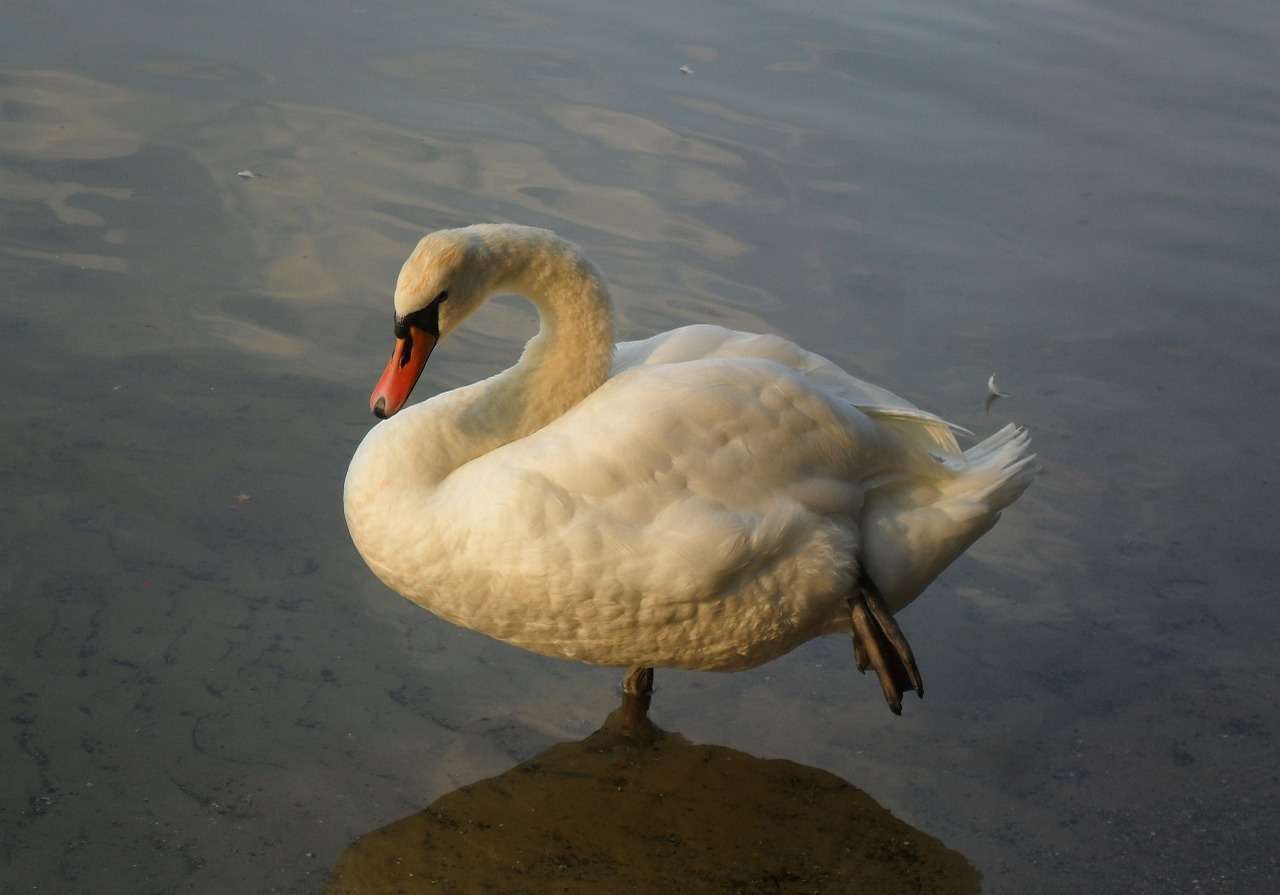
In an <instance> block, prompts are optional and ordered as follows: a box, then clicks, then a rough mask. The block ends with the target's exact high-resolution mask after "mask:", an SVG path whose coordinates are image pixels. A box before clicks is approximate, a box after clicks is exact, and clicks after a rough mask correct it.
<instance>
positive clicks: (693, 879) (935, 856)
mask: <svg viewBox="0 0 1280 895" xmlns="http://www.w3.org/2000/svg"><path fill="white" fill-rule="evenodd" d="M635 716H636V713H635V712H634V711H629V707H628V706H627V705H626V704H625V703H624V705H623V707H622V708H620V709H619V710H618V711H616V712H614V713H613V714H612V715H611V716H610V717H609V719H608V720H607V721H606V722H605V724H604V726H603V727H602V728H601V729H600V730H598V731H596V732H595V733H594V734H592V735H591V736H589V737H587V738H586V739H585V740H582V741H581V742H576V743H559V744H557V745H555V746H552V747H551V748H550V749H548V750H547V751H546V752H543V753H542V754H541V755H539V756H537V757H536V758H533V759H530V760H529V761H526V762H525V763H523V764H520V765H517V766H516V767H514V768H512V769H511V770H509V771H507V772H506V773H505V774H502V775H501V776H498V777H491V778H489V779H487V780H481V781H479V782H477V783H473V784H471V785H470V786H464V787H463V788H462V789H459V790H456V791H454V792H451V793H449V794H448V795H445V796H443V797H441V798H440V799H437V800H436V801H435V802H433V803H432V804H431V805H430V806H429V807H427V808H426V809H424V810H422V811H419V812H418V813H416V814H412V815H410V816H408V817H406V818H403V819H402V820H398V821H396V822H395V823H392V824H388V825H387V826H385V827H382V828H381V829H378V830H374V831H373V832H372V833H368V834H366V835H364V836H362V837H361V838H360V839H358V840H357V841H356V842H355V843H354V844H353V845H352V846H351V847H350V848H349V849H347V851H346V853H345V854H344V855H343V856H342V859H341V860H340V861H339V862H338V865H337V868H336V869H335V870H334V873H333V876H332V878H331V879H330V880H329V885H328V887H327V888H326V889H325V893H326V895H366V893H368V895H372V893H379V895H381V893H386V892H404V893H414V892H441V891H447V892H511V891H520V892H542V891H546V892H551V891H555V892H566V893H574V892H583V893H593V895H594V893H600V892H618V891H627V892H632V891H634V892H739V893H752V892H770V893H787V892H796V893H800V892H804V893H810V892H877V893H889V895H892V893H897V892H903V893H906V892H926V891H927V892H936V893H940V895H946V893H970V892H977V891H979V888H980V881H981V876H980V874H979V873H978V871H976V870H975V869H974V868H973V867H972V866H971V865H970V864H969V862H968V861H966V860H965V859H964V857H963V856H962V855H960V854H959V853H957V852H954V851H952V850H950V849H948V848H946V847H945V846H943V845H942V843H941V842H939V841H938V840H936V839H934V838H933V837H931V836H927V835H925V834H924V833H922V832H920V831H919V830H917V829H915V828H913V827H911V826H909V825H908V824H905V823H903V822H902V821H900V820H898V819H897V818H895V817H894V816H893V815H892V814H890V813H889V812H888V811H886V810H885V809H884V808H882V807H881V806H880V805H879V804H877V803H876V802H875V801H874V800H873V799H872V798H871V797H870V796H868V795H867V794H866V793H864V792H862V791H861V790H859V789H856V788H854V787H853V786H850V785H849V784H848V783H846V782H845V781H843V780H841V779H840V778H838V777H836V776H834V775H832V774H828V773H827V772H825V771H820V770H818V769H816V768H810V767H805V766H804V765H799V764H796V763H794V762H790V761H779V760H766V759H762V758H755V757H753V756H750V755H746V754H745V753H742V752H738V751H736V750H733V749H728V748H725V747H723V746H704V745H697V744H694V743H690V742H689V741H688V740H686V739H685V738H684V737H682V736H680V735H679V734H675V733H667V732H664V731H661V730H658V729H657V728H651V729H650V730H649V731H648V735H647V736H644V737H641V738H634V737H628V736H626V735H624V734H623V733H622V732H621V731H622V728H623V727H624V725H625V724H626V723H628V721H629V720H630V721H633V720H634V718H635Z"/></svg>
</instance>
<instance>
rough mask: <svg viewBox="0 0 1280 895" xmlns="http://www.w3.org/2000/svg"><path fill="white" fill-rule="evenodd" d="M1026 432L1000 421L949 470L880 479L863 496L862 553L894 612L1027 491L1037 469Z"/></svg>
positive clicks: (867, 569) (950, 465)
mask: <svg viewBox="0 0 1280 895" xmlns="http://www.w3.org/2000/svg"><path fill="white" fill-rule="evenodd" d="M1030 447H1031V438H1030V436H1029V435H1028V434H1027V432H1026V430H1025V429H1021V428H1019V427H1017V426H1014V425H1008V426H1005V427H1004V428H1003V429H1001V430H1000V431H998V432H996V433H995V434H994V435H991V436H990V437H988V438H986V439H985V440H983V441H982V442H980V443H978V444H976V445H974V446H973V447H971V448H969V450H967V451H965V452H964V461H965V462H964V464H963V465H962V466H959V467H958V468H957V467H956V466H953V465H952V464H950V463H948V464H945V465H946V467H947V469H948V470H949V472H950V474H948V475H944V476H941V477H937V478H929V479H923V478H910V479H907V480H900V481H896V482H892V483H889V484H886V485H885V486H884V487H881V488H878V489H876V490H874V491H872V492H871V493H870V494H869V495H868V496H867V504H866V508H865V510H864V512H863V545H862V558H863V562H864V565H865V567H866V572H867V574H868V575H870V577H871V579H872V580H873V581H874V582H875V583H876V585H877V587H879V589H880V592H881V594H882V595H883V596H884V598H885V601H886V603H888V604H889V606H890V608H891V609H892V610H893V611H894V612H897V611H898V610H900V609H901V608H902V607H904V606H906V605H907V604H908V603H910V602H911V601H912V600H914V599H915V598H916V597H917V596H919V595H920V593H921V592H922V591H923V590H924V589H925V587H927V586H928V585H929V583H930V582H932V581H933V580H934V579H935V578H936V577H937V576H938V575H939V574H940V573H941V572H942V570H943V569H945V568H946V567H947V566H949V565H950V564H951V563H952V562H953V561H954V560H955V559H956V558H957V557H958V556H960V554H961V553H963V552H964V551H965V550H967V549H968V548H969V546H970V545H971V544H973V542H974V541H976V540H977V539H978V538H980V537H982V535H984V534H986V533H987V532H988V531H990V530H991V527H992V526H993V525H995V524H996V520H998V519H999V518H1000V511H1001V510H1003V509H1004V508H1005V507H1007V506H1009V505H1010V504H1011V503H1013V502H1014V501H1015V500H1017V499H1018V497H1019V496H1020V495H1021V494H1022V492H1023V491H1025V490H1026V488H1027V486H1028V485H1030V484H1031V480H1032V479H1033V478H1035V475H1036V472H1037V471H1038V469H1039V467H1038V466H1036V462H1035V455H1034V454H1031V453H1029V452H1028V451H1029V449H1030Z"/></svg>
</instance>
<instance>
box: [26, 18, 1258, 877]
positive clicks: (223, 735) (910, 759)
mask: <svg viewBox="0 0 1280 895" xmlns="http://www.w3.org/2000/svg"><path fill="white" fill-rule="evenodd" d="M0 22H3V27H2V28H0V51H2V53H0V59H3V60H4V67H3V69H0V186H2V187H3V189H2V191H0V265H2V267H3V271H4V278H3V282H4V293H3V301H2V302H0V371H2V374H0V408H2V412H3V417H4V436H3V438H0V504H2V505H3V515H2V516H0V518H3V519H4V525H3V531H4V537H3V539H2V540H0V550H2V551H3V563H2V564H0V575H2V576H3V577H2V578H0V632H2V634H0V636H2V637H3V643H4V645H3V650H2V652H0V697H2V698H3V699H4V701H5V704H6V707H7V710H6V712H5V714H4V718H5V720H4V722H3V724H4V734H3V736H2V737H0V757H2V763H3V767H4V768H5V769H6V773H5V774H4V775H3V777H2V779H0V830H2V831H3V835H0V841H2V842H3V845H2V846H0V849H3V862H2V863H0V879H3V881H4V886H3V888H6V889H10V888H12V889H15V890H22V889H25V888H31V889H34V888H42V889H46V890H57V891H103V890H106V889H116V890H126V889H127V890H130V891H138V892H147V891H157V892H158V891H174V890H179V889H193V890H202V891H233V890H234V891H296V892H308V891H315V890H317V889H318V888H319V887H320V886H321V885H322V884H323V881H324V880H325V879H326V878H327V877H328V875H329V873H330V871H331V870H332V868H333V867H334V865H335V863H336V862H337V860H338V858H339V856H340V855H341V854H342V852H343V850H344V849H345V848H346V847H347V846H348V845H349V844H350V843H351V842H353V841H354V840H356V839H357V838H358V837H360V836H362V835H363V834H365V833H367V832H369V831H371V830H373V829H375V828H378V827H381V826H383V825H385V824H388V823H391V822H393V821H396V820H397V819H399V818H402V817H404V816H406V815H409V814H411V813H412V812H415V811H418V810H420V809H421V808H423V807H424V806H426V805H428V804H429V803H431V802H433V801H434V800H435V799H437V798H438V797H440V796H441V795H443V794H445V793H448V792H450V791H452V790H455V789H457V788H459V787H462V786H465V785H467V784H470V783H472V782H474V781H476V780H478V779H481V778H485V777H491V776H495V775H498V774H502V773H504V772H505V771H507V770H509V769H510V768H511V767H513V766H514V765H516V764H518V763H519V762H521V761H524V760H526V759H528V758H530V757H532V756H534V755H536V754H538V753H540V752H542V751H543V750H544V749H546V748H548V747H549V746H551V745H552V744H554V743H557V742H568V741H577V740H581V739H583V737H585V736H586V735H587V734H588V733H589V732H590V731H592V730H594V729H595V728H596V727H597V726H599V724H600V722H601V721H602V720H603V718H604V716H605V715H606V714H607V713H608V712H609V711H610V710H611V709H612V708H613V707H614V704H615V701H616V687H617V680H618V677H619V675H618V673H617V672H616V671H614V670H611V669H595V668H588V667H583V666H577V665H573V664H569V663H562V662H556V661H553V660H548V659H543V658H540V657H536V656H531V655H527V654H524V653H521V652H519V651H517V650H514V649H511V648H509V647H506V646H503V645H501V644H497V643H494V642H492V641H489V640H487V639H485V638H483V637H480V636H478V635H474V634H471V633H469V632H466V631H460V630H458V629H455V628H452V627H450V626H448V625H447V624H445V623H443V622H440V621H438V620H436V619H433V618H432V617H430V616H429V615H427V614H425V613H423V612H422V611H420V610H418V609H416V608H414V607H413V606H411V605H409V604H408V603H406V602H405V601H403V600H401V599H400V598H399V597H396V596H395V595H394V594H391V593H389V592H388V591H387V590H386V589H385V588H383V587H382V586H381V585H380V584H378V583H377V582H376V581H375V580H374V579H373V578H372V576H371V575H370V574H369V573H368V572H367V570H366V569H364V567H363V565H362V563H361V562H360V560H359V557H358V556H357V555H356V554H355V552H354V550H353V549H352V548H351V546H350V543H349V541H348V539H347V536H346V532H345V528H344V525H343V521H342V516H341V482H342V477H343V474H344V472H345V468H346V462H347V460H348V458H349V457H350V454H351V452H352V450H353V449H354V447H355V445H356V444H357V443H358V441H359V439H360V438H361V437H362V435H363V433H364V432H365V431H367V428H368V426H369V424H370V422H371V419H370V418H369V417H368V414H367V410H366V403H365V402H366V401H367V395H368V392H369V389H370V387H371V385H372V383H373V381H374V379H375V378H376V376H377V374H378V372H379V370H380V367H381V364H382V363H383V362H384V360H385V356H386V353H387V351H388V350H389V348H390V327H389V318H390V289H391V286H392V283H393V281H394V276H395V273H396V271H397V270H398V267H399V264H400V262H401V260H402V259H403V257H404V256H405V254H406V253H407V251H408V250H409V248H410V247H411V246H412V244H413V242H414V241H415V240H416V239H417V238H418V237H419V236H420V235H421V234H422V233H424V232H426V231H428V230H431V229H436V228H439V227H444V226H452V225H458V224H464V223H470V222H474V221H478V220H510V221H518V222H521V223H528V224H535V225H540V226H548V227H552V228H553V229H556V230H558V231H559V232H561V233H563V234H564V235H566V236H569V237H570V238H572V239H574V240H576V241H578V242H579V243H580V244H582V245H583V246H584V247H586V248H587V249H588V251H589V252H590V253H591V254H592V256H593V257H594V258H595V259H596V260H597V261H598V262H599V263H600V264H601V266H602V267H603V268H604V269H605V270H606V272H607V273H608V274H609V276H610V278H611V280H612V281H613V283H614V286H615V292H616V298H617V302H618V306H619V311H620V315H621V330H622V332H623V334H624V335H625V336H627V337H632V336H643V335H648V334H650V333H652V332H655V331H658V330H661V329H665V328H668V327H670V326H674V325H679V324H684V323H689V322H696V321H711V322H719V323H725V324H728V325H732V326H737V327H742V328H752V329H759V330H765V331H772V332H778V333H781V334H784V335H786V336H788V337H791V338H794V339H796V340H797V341H800V342H801V343H803V344H804V345H806V346H807V347H809V348H811V349H813V350H816V351H819V352H820V353H823V354H825V355H827V356H829V357H831V358H832V359H834V360H836V361H837V362H839V363H841V364H842V365H844V366H846V367H847V368H848V369H850V370H851V371H852V372H854V373H855V374H858V375H861V376H864V377H866V378H869V379H872V380H874V381H877V382H880V383H882V384H883V385H886V386H888V387H889V388H891V389H893V390H895V391H897V392H899V393H900V394H902V395H904V396H905V397H907V398H909V399H911V400H913V401H915V402H917V403H918V404H920V405H922V406H925V407H927V408H930V409H933V410H936V411H938V412H940V413H943V414H944V415H946V416H947V417H949V418H950V419H952V420H954V421H955V422H957V423H960V424H961V425H964V426H967V427H969V428H971V429H973V430H975V431H977V432H979V433H986V432H989V431H992V430H994V429H995V428H997V427H999V426H1001V425H1003V424H1004V423H1005V422H1006V421H1008V420H1015V421H1017V422H1019V423H1021V424H1023V425H1026V426H1028V427H1029V428H1030V429H1031V430H1032V432H1033V434H1034V438H1035V443H1036V447H1037V449H1038V451H1039V454H1040V458H1041V463H1042V465H1043V466H1044V469H1045V471H1044V474H1043V475H1042V476H1041V478H1040V479H1039V480H1038V481H1037V482H1036V484H1035V485H1034V487H1033V488H1032V489H1031V490H1030V491H1029V492H1028V493H1027V494H1026V496H1025V497H1024V499H1023V500H1022V501H1020V502H1019V503H1018V504H1017V505H1016V506H1015V507H1013V508H1011V509H1010V510H1009V511H1008V513H1007V514H1006V516H1005V518H1004V520H1003V521H1002V522H1001V524H1000V526H999V527H998V528H997V529H996V530H995V531H994V532H993V533H992V534H991V535H989V536H988V537H986V538H984V539H983V540H982V542H981V543H980V544H979V545H977V546H976V547H975V548H974V549H973V550H972V551H971V552H970V554H969V555H968V556H967V557H965V558H964V559H962V560H961V561H959V562H957V563H956V564H955V565H954V566H953V567H952V568H951V569H950V570H948V571H947V573H945V574H944V576H943V577H942V578H941V579H940V580H939V581H938V582H937V583H936V584H935V585H934V586H933V587H932V588H931V590H930V591H929V592H928V593H927V594H926V596H925V597H924V598H922V599H921V600H919V601H918V602H917V603H916V604H914V605H913V606H912V607H911V608H909V609H908V610H907V611H906V612H904V613H903V615H902V617H901V619H900V621H901V623H902V625H903V626H904V629H905V630H906V632H907V634H908V636H909V637H910V638H911V640H912V643H913V646H914V647H915V650H916V653H917V655H918V656H919V657H920V660H921V663H922V668H923V672H924V675H925V680H926V682H927V684H928V697H927V699H925V700H924V701H923V702H911V703H909V704H908V705H907V707H906V710H905V712H904V716H903V717H902V718H895V717H893V716H891V715H890V714H889V713H888V712H887V711H885V709H884V707H883V704H882V703H881V698H880V695H879V693H878V692H877V688H876V687H875V686H874V682H872V681H869V680H868V679H866V678H863V677H861V676H859V675H858V674H856V673H855V672H854V669H853V668H852V662H851V656H850V655H849V653H850V650H849V646H848V644H847V643H846V642H844V641H843V640H842V639H831V640H828V641H822V642H817V643H812V644H809V645H808V646H806V647H804V648H802V649H800V650H797V651H796V652H795V653H793V654H791V655H789V656H787V657H785V658H783V659H781V660H779V661H777V662H775V663H773V664H771V665H769V666H766V667H764V668H761V669H757V670H756V671H753V672H749V673H743V674H738V675H732V676H716V675H699V674H683V673H660V674H659V678H658V687H659V690H658V693H657V694H656V697H655V704H654V715H655V717H656V718H657V719H658V720H659V722H660V723H661V724H662V725H663V726H664V727H666V728H667V729H670V730H675V731H679V732H680V733H682V734H684V735H686V736H688V737H689V738H691V739H692V740H694V741H696V742H700V743H710V744H718V745H722V746H725V747H729V748H733V749H737V750H741V751H744V752H748V753H751V754H753V755H759V756H762V757H766V758H780V759H787V760H790V761H794V762H797V763H800V764H804V765H808V766H811V767H815V768H819V769H822V770H825V771H828V772H831V773H833V774H835V775H837V776H839V777H840V778H842V779H845V780H847V781H849V782H851V783H853V784H854V785H856V786H858V787H860V788H862V789H863V790H865V791H866V792H867V793H869V794H870V795H871V796H872V797H873V798H875V799H876V800H878V801H879V802H880V803H881V804H883V805H884V806H885V807H887V808H888V809H890V810H891V811H893V812H894V814H896V815H897V816H898V817H899V818H901V819H903V820H904V821H906V822H907V823H909V824H911V825H913V826H914V827H916V828H918V829H920V830H922V831H924V832H926V833H927V834H929V835H931V836H934V837H937V838H938V839H940V840H942V841H943V842H944V843H945V844H946V845H948V846H950V847H951V848H953V849H956V850H958V851H959V852H961V853H962V854H964V855H965V856H966V857H967V858H968V860H969V861H971V862H972V863H973V864H974V865H975V866H976V867H977V868H978V869H979V870H980V871H981V872H982V873H983V875H984V881H985V889H986V890H988V891H993V892H1004V891H1013V892H1018V891H1039V892H1054V891H1061V892H1078V891H1114V892H1169V891H1188V892H1195V891H1202V892H1254V891H1263V890H1265V889H1266V888H1267V883H1268V882H1270V881H1274V879H1275V878H1276V876H1277V867H1276V857H1275V849H1274V843H1275V842H1276V841H1277V840H1280V822H1278V821H1277V815H1276V812H1275V809H1274V805H1275V804H1276V801H1277V795H1278V793H1277V777H1276V755H1277V746H1278V744H1280V735H1278V732H1277V721H1276V713H1275V704H1276V692H1277V684H1278V683H1280V681H1278V680H1277V672H1276V664H1275V631H1276V624H1277V620H1278V619H1277V616H1278V615H1280V609H1278V608H1277V601H1276V600H1275V599H1274V595H1273V592H1272V587H1271V577H1272V573H1273V572H1274V569H1275V559H1274V546H1273V544H1274V532H1275V531H1276V530H1277V527H1278V522H1280V520H1278V519H1277V516H1278V513H1277V510H1276V506H1277V501H1276V496H1277V495H1276V476H1277V468H1276V455H1275V451H1274V450H1273V448H1272V445H1273V444H1274V442H1275V440H1276V435H1277V430H1278V428H1280V427H1278V425H1277V423H1278V420H1277V412H1276V410H1275V408H1276V406H1277V403H1278V402H1277V390H1278V389H1277V381H1278V380H1277V376H1276V372H1277V371H1276V350H1275V346H1276V344H1277V343H1278V336H1280V326H1278V325H1277V323H1278V320H1277V318H1278V316H1280V315H1278V313H1277V297H1278V296H1280V288H1278V287H1280V274H1278V268H1280V207H1278V206H1280V203H1278V201H1277V198H1276V197H1277V195H1280V191H1278V190H1277V186H1278V185H1280V184H1277V171H1278V170H1280V164H1278V162H1280V157H1278V156H1280V153H1278V152H1277V149H1276V147H1277V146H1278V145H1280V127H1277V118H1278V117H1280V113H1277V109H1280V70H1278V67H1277V65H1276V63H1275V59H1274V56H1275V54H1274V47H1275V46H1276V45H1277V39H1278V38H1280V21H1278V17H1277V15H1276V13H1275V12H1274V10H1273V9H1272V8H1271V6H1270V5H1268V4H1263V3H1250V2H1244V0H1232V2H1230V3H1228V4H1225V5H1223V4H1219V5H1217V6H1214V7H1213V8H1211V9H1210V8H1208V7H1206V8H1204V10H1203V11H1201V10H1198V9H1195V8H1187V9H1182V8H1177V9H1175V8H1170V7H1167V6H1166V5H1164V4H1156V3H1145V2H1136V0H1129V2H1121V3H1108V4H1102V3H1091V2H1041V3H1021V4H1018V3H1009V2H996V0H991V2H978V3H971V4H966V5H963V6H956V5H955V4H940V3H929V2H908V3H882V4H879V3H872V4H863V5H859V6H857V7H856V8H853V7H849V6H848V4H842V3H828V2H819V3H816V4H809V5H808V6H807V7H806V9H805V10H803V11H794V12H793V11H789V10H787V9H786V8H784V7H783V6H782V5H780V4H769V3H758V4H725V3H718V2H711V3H704V4H700V5H698V6H696V7H694V8H689V7H687V6H685V5H680V6H678V5H676V4H659V5H656V6H655V5H646V6H645V8H644V10H639V9H637V8H633V7H632V6H630V5H625V4H606V3H597V4H591V5H590V6H589V8H586V5H585V4H580V3H572V2H565V3H559V2H548V3H541V4H536V5H531V4H505V3H502V2H495V3H488V4H483V5H478V6H477V5H474V4H457V5H444V4H438V5H434V6H433V8H430V9H426V8H423V6H422V5H421V4H417V3H397V2H382V3H369V4H364V5H361V4H356V3H346V2H327V3H319V4H314V3H313V4H294V3H282V4H273V5H270V6H268V7H265V8H264V7H262V6H261V5H260V4H247V3H245V4H239V3H232V2H218V3H207V4H202V5H200V6H199V7H193V6H192V7H188V6H184V7H181V8H177V7H174V8H172V9H171V8H168V7H166V6H164V5H162V4H154V3H146V2H134V3H124V2H117V3H109V4H89V3H78V2H73V0H68V2H65V3H59V4H35V3H20V4H12V5H11V8H10V9H9V10H8V11H6V12H5V13H3V14H0ZM682 67H685V68H687V69H689V73H683V72H682V71H681V68H682ZM241 172H252V173H253V174H255V175H257V176H254V177H248V176H239V175H240V174H241ZM532 326H533V324H532V321H531V320H530V318H529V317H528V315H527V313H526V312H525V311H524V309H523V308H522V306H521V305H520V304H519V303H518V302H514V301H505V300H504V301H501V302H499V303H497V304H496V305H495V306H493V307H491V308H488V309H486V311H485V312H483V313H482V314H481V315H480V316H479V317H478V318H477V319H476V322H475V325H474V326H472V327H471V328H470V329H469V330H467V331H466V332H464V333H459V334H458V336H457V337H456V338H455V339H451V340H450V342H449V343H448V344H447V345H446V346H444V348H442V350H441V351H440V352H438V354H437V356H436V357H433V359H432V365H431V369H430V371H429V373H428V376H427V378H426V379H425V380H424V382H423V386H425V392H424V393H425V394H432V393H434V392H435V391H436V390H443V389H447V388H452V387H455V386H457V385H461V384H463V383H465V382H468V381H472V380H474V379H475V378H477V377H479V376H482V375H485V374H487V373H489V372H492V371H494V370H497V369H500V368H501V367H502V366H504V365H506V364H507V363H509V362H510V361H511V359H512V358H514V356H515V354H516V353H517V352H518V350H519V345H520V344H521V343H522V341H523V340H524V339H525V338H527V337H528V335H529V334H530V332H531V331H532ZM445 349H447V350H445ZM992 372H995V373H997V375H998V376H999V380H1000V383H1001V385H1002V387H1003V388H1005V389H1006V390H1007V391H1009V392H1011V393H1012V394H1013V397H1012V398H1009V399H1003V400H1000V401H997V402H995V403H994V404H992V405H990V406H989V407H988V406H987V405H986V402H985V398H986V385H985V384H986V381H987V377H988V376H989V375H990V374H991V373H992Z"/></svg>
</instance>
